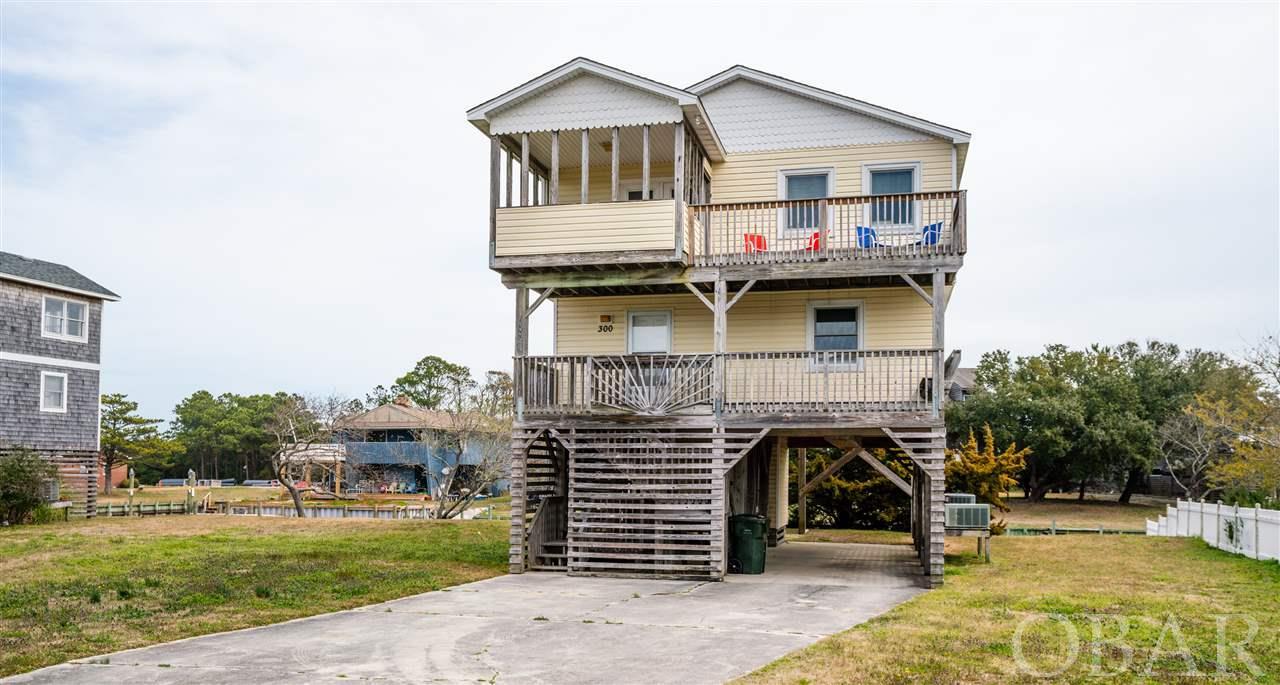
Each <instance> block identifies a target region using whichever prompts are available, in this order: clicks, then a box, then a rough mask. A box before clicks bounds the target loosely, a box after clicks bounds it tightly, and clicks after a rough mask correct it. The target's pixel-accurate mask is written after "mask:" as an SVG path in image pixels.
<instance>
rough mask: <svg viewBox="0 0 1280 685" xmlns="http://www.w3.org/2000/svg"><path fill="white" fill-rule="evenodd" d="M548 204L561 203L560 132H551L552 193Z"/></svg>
mask: <svg viewBox="0 0 1280 685" xmlns="http://www.w3.org/2000/svg"><path fill="white" fill-rule="evenodd" d="M547 204H549V205H558V204H560V132H559V131H552V132H551V195H550V197H548V198H547Z"/></svg>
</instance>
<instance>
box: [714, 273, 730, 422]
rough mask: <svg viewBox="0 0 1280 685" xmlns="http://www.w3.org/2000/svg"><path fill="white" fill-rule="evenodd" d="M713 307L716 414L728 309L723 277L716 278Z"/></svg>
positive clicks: (721, 386)
mask: <svg viewBox="0 0 1280 685" xmlns="http://www.w3.org/2000/svg"><path fill="white" fill-rule="evenodd" d="M715 298H716V299H715V308H714V309H713V310H712V313H711V321H712V338H713V340H714V345H715V347H714V351H715V353H716V358H715V361H714V367H713V370H712V378H711V384H712V388H711V392H712V398H713V399H712V401H713V403H714V404H713V407H714V408H715V413H716V415H717V416H719V415H720V412H721V411H722V410H723V408H724V355H725V351H726V350H727V349H728V344H727V343H726V340H725V336H726V334H727V331H726V330H725V329H726V322H727V321H726V320H727V317H726V316H725V313H726V312H727V311H728V310H729V292H728V286H727V284H726V283H725V281H724V279H722V278H721V279H717V280H716V285H715Z"/></svg>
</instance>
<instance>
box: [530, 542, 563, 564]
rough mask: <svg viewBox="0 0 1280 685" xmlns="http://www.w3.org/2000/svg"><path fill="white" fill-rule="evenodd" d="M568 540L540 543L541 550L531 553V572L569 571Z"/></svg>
mask: <svg viewBox="0 0 1280 685" xmlns="http://www.w3.org/2000/svg"><path fill="white" fill-rule="evenodd" d="M568 546H569V541H568V540H548V541H546V542H544V543H542V549H541V550H539V551H537V552H533V553H532V555H533V561H532V562H531V563H530V564H529V570H531V571H567V570H569V554H568Z"/></svg>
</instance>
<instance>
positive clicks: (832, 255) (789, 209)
mask: <svg viewBox="0 0 1280 685" xmlns="http://www.w3.org/2000/svg"><path fill="white" fill-rule="evenodd" d="M689 211H690V213H691V215H692V216H691V217H690V219H689V224H690V226H689V228H690V233H692V234H693V235H692V239H691V241H690V244H691V246H692V253H693V262H694V264H696V265H699V266H723V265H736V264H768V263H782V262H811V261H822V260H863V259H883V258H902V257H925V258H928V257H941V256H952V255H963V254H964V253H965V250H966V236H965V191H963V190H949V191H941V192H931V193H904V194H900V195H863V196H854V197H830V198H823V199H819V200H777V201H770V202H737V203H732V204H707V205H694V206H692V207H690V208H689ZM695 227H696V230H695Z"/></svg>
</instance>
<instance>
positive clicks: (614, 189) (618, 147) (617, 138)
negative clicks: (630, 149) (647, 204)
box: [609, 126, 622, 202]
mask: <svg viewBox="0 0 1280 685" xmlns="http://www.w3.org/2000/svg"><path fill="white" fill-rule="evenodd" d="M611 133H612V140H613V145H612V147H611V148H610V153H611V155H610V159H609V164H610V169H611V171H610V174H611V175H610V180H609V187H610V195H611V196H612V197H613V201H614V202H617V201H618V192H619V185H618V173H619V169H618V167H619V166H620V165H621V163H622V162H621V160H622V156H621V152H622V135H621V134H620V133H619V132H618V127H617V126H614V127H613V130H612V132H611Z"/></svg>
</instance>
